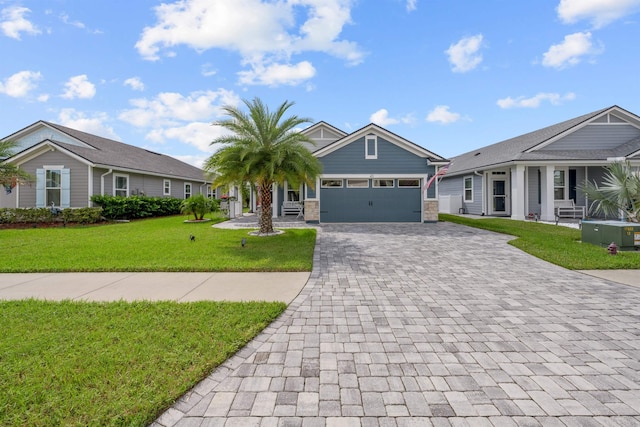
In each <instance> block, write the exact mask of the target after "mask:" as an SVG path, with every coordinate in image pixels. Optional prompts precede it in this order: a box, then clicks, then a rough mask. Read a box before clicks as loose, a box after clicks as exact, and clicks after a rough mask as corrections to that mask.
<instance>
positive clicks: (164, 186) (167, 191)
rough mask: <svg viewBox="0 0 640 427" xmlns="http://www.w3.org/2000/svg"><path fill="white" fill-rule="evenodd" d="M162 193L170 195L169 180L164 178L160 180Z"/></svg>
mask: <svg viewBox="0 0 640 427" xmlns="http://www.w3.org/2000/svg"><path fill="white" fill-rule="evenodd" d="M162 194H164V195H165V196H170V195H171V180H170V179H165V180H163V181H162Z"/></svg>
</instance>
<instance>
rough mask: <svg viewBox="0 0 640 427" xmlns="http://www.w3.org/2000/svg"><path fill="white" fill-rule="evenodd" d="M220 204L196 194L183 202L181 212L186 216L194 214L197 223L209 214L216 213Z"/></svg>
mask: <svg viewBox="0 0 640 427" xmlns="http://www.w3.org/2000/svg"><path fill="white" fill-rule="evenodd" d="M218 209H219V203H218V201H217V200H215V199H210V198H208V197H206V196H205V195H204V194H195V195H193V196H191V197H189V198H187V199H185V200H183V201H182V204H181V205H180V210H181V212H182V213H184V214H193V216H194V219H195V220H196V221H202V220H203V219H204V216H205V215H206V214H208V213H209V212H216V211H217V210H218Z"/></svg>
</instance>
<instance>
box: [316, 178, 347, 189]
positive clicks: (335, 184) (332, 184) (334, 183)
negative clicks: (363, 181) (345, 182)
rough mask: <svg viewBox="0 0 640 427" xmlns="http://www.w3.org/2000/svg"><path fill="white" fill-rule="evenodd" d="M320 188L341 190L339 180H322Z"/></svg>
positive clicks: (340, 181)
mask: <svg viewBox="0 0 640 427" xmlns="http://www.w3.org/2000/svg"><path fill="white" fill-rule="evenodd" d="M320 187H322V188H342V180H341V179H323V180H321V181H320Z"/></svg>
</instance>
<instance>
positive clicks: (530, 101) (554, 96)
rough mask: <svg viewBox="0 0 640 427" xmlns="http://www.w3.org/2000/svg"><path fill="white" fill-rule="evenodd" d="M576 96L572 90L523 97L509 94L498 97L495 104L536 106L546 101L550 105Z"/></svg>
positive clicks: (502, 105) (518, 106)
mask: <svg viewBox="0 0 640 427" xmlns="http://www.w3.org/2000/svg"><path fill="white" fill-rule="evenodd" d="M575 98H576V94H575V93H573V92H569V93H566V94H565V95H560V94H559V93H538V94H537V95H535V96H533V97H531V98H525V97H524V96H519V97H517V98H515V99H514V98H511V97H510V96H508V97H506V98H503V99H499V100H498V101H497V104H498V106H499V107H500V108H504V109H508V108H538V107H539V106H540V103H542V102H543V101H548V102H549V103H550V104H551V105H560V104H562V103H563V102H564V101H573V100H574V99H575Z"/></svg>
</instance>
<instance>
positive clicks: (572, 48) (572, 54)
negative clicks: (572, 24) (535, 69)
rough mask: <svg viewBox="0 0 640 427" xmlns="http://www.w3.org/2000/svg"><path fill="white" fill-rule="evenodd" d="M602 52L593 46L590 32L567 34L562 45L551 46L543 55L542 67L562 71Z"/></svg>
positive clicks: (600, 48) (601, 49)
mask: <svg viewBox="0 0 640 427" xmlns="http://www.w3.org/2000/svg"><path fill="white" fill-rule="evenodd" d="M603 50H604V49H603V48H602V47H599V48H595V47H594V46H593V43H592V42H591V33H590V32H586V33H574V34H569V35H567V36H565V37H564V40H563V41H562V43H559V44H554V45H552V46H551V47H550V48H549V50H548V51H547V52H545V53H544V55H543V59H542V65H544V66H545V67H553V68H557V69H563V68H567V67H570V66H573V65H576V64H578V63H579V62H580V60H581V58H582V57H583V56H585V55H596V54H599V53H601V52H602V51H603Z"/></svg>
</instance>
